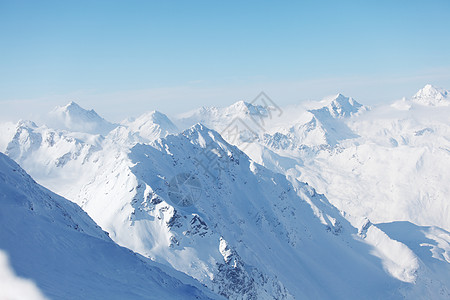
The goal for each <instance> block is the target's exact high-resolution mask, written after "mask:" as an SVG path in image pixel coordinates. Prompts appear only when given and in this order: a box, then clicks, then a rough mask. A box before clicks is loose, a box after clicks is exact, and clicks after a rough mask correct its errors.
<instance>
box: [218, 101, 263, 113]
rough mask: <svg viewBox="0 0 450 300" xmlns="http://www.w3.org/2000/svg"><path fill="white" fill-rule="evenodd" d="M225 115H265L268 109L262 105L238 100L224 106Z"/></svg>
mask: <svg viewBox="0 0 450 300" xmlns="http://www.w3.org/2000/svg"><path fill="white" fill-rule="evenodd" d="M224 113H225V115H242V114H244V115H258V116H267V115H268V110H267V108H266V107H263V106H262V105H255V104H252V103H248V102H245V101H238V102H236V103H234V104H232V105H230V106H228V107H226V108H224Z"/></svg>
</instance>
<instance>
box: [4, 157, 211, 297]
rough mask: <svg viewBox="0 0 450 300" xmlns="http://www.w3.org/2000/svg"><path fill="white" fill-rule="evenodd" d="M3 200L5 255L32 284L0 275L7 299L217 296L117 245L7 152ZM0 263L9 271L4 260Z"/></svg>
mask: <svg viewBox="0 0 450 300" xmlns="http://www.w3.org/2000/svg"><path fill="white" fill-rule="evenodd" d="M0 206H1V208H0V250H1V252H0V253H2V256H1V258H2V259H4V255H5V254H4V253H6V254H7V255H8V257H9V260H10V265H11V268H12V269H13V270H14V272H15V273H16V274H17V275H18V276H20V277H22V278H27V279H29V280H31V281H32V282H34V284H35V285H33V283H30V282H26V283H23V282H21V281H19V282H18V279H15V277H13V279H10V278H11V275H9V277H8V278H4V277H2V281H1V282H0V287H1V288H0V290H1V291H0V296H1V297H2V299H4V298H3V296H4V297H6V299H44V298H43V297H49V298H50V299H81V298H83V299H100V298H101V299H105V298H107V299H124V298H126V299H211V298H210V297H213V298H216V296H214V295H213V294H212V293H210V292H208V291H207V290H206V289H205V288H203V287H202V286H201V285H199V284H198V283H195V281H193V280H192V279H189V278H187V277H186V276H184V275H182V274H180V273H177V272H175V271H173V270H170V269H167V268H165V267H163V268H162V269H161V268H160V267H158V266H157V265H156V264H155V263H153V262H151V261H149V260H148V259H144V258H142V257H140V256H139V255H136V254H135V253H133V252H131V251H130V250H128V249H125V248H122V247H119V246H118V245H116V244H115V243H114V242H113V241H112V240H111V239H110V238H109V237H108V235H107V233H106V232H104V231H103V230H102V229H101V228H100V227H99V226H98V225H97V224H95V223H94V221H93V220H92V219H91V218H90V217H89V216H88V215H87V214H86V213H85V212H84V211H83V210H81V208H80V207H79V206H78V205H76V204H74V203H72V202H70V201H68V200H66V199H64V198H62V197H60V196H58V195H56V194H53V193H52V192H50V191H48V190H47V189H45V188H43V187H41V186H39V185H38V184H36V182H35V181H34V180H33V179H32V178H31V177H30V176H29V175H28V174H26V173H25V171H24V170H23V169H21V168H20V167H19V166H18V165H17V164H16V163H15V162H13V161H12V160H11V159H9V158H8V157H6V156H5V155H4V154H3V153H0ZM0 268H2V269H1V270H0V274H5V272H9V273H11V271H10V270H9V268H8V269H5V264H4V263H3V261H2V264H1V265H0ZM163 269H164V270H165V271H163ZM9 273H7V274H9ZM13 276H14V275H13ZM174 276H175V277H174ZM177 277H178V278H177ZM6 279H8V280H6ZM19 280H20V279H19ZM11 283H14V285H13V286H10V285H9V284H11ZM6 284H8V286H4V285H6ZM36 286H37V288H38V289H39V290H40V291H39V290H37V289H36ZM19 288H20V289H19Z"/></svg>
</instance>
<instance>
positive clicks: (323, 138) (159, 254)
mask: <svg viewBox="0 0 450 300" xmlns="http://www.w3.org/2000/svg"><path fill="white" fill-rule="evenodd" d="M261 97H266V98H264V99H263V98H261V99H259V100H260V101H259V102H258V101H256V102H254V103H247V102H244V101H240V102H237V103H235V104H233V105H231V106H229V107H225V108H215V107H202V108H200V109H198V110H195V111H191V112H187V113H184V114H182V115H180V116H177V117H175V118H173V119H172V120H171V119H170V118H168V117H167V116H166V115H164V114H162V113H160V112H157V111H152V112H148V113H144V114H143V115H142V116H140V117H138V118H129V119H127V120H124V121H123V122H121V123H120V124H114V123H111V122H108V121H106V120H105V119H103V118H102V117H100V116H99V115H98V114H97V113H96V112H94V111H92V110H90V111H89V110H85V109H83V108H81V107H79V106H78V105H77V104H76V103H74V102H72V103H69V104H68V105H66V106H63V107H58V108H56V109H55V110H54V111H52V112H51V113H50V115H51V116H52V117H51V120H50V121H49V122H47V124H45V125H37V124H35V123H33V122H32V121H19V122H18V123H17V125H13V124H9V123H8V124H2V125H0V130H1V139H0V147H1V148H0V151H3V152H5V153H6V155H8V156H9V157H10V158H11V159H13V160H15V161H16V162H17V163H18V164H20V166H21V167H23V168H24V169H25V170H26V171H27V172H28V173H29V174H31V176H33V178H35V179H36V180H37V182H39V184H41V185H43V186H45V187H46V188H48V189H50V190H51V191H53V192H55V193H57V194H60V195H62V196H63V197H65V198H67V199H69V200H71V201H73V202H74V203H76V204H78V205H79V206H80V207H81V208H82V209H83V210H84V211H86V212H87V214H88V215H89V217H88V216H87V215H86V213H84V211H82V210H81V209H80V208H79V207H78V206H77V205H75V204H73V203H71V202H69V201H67V200H65V199H64V198H62V197H59V196H56V195H55V194H53V193H52V192H49V191H47V190H45V189H44V188H42V187H40V186H38V185H37V184H35V183H34V182H33V180H32V179H31V178H29V177H28V175H26V174H25V173H24V171H23V170H21V169H20V167H18V166H17V165H16V164H15V163H13V162H12V161H11V160H9V159H8V158H7V157H6V156H4V155H2V156H0V158H1V160H0V162H1V163H2V164H1V167H2V168H1V169H0V172H1V173H0V175H2V177H0V183H1V184H2V190H1V195H0V196H1V198H0V200H1V201H2V209H1V212H0V213H1V216H0V217H1V218H0V222H1V227H0V230H1V231H0V235H1V237H2V239H1V241H0V250H2V251H5V252H6V253H7V254H8V255H9V257H10V261H11V266H12V269H13V271H14V272H15V273H16V274H17V275H19V276H21V277H26V278H30V279H31V280H33V281H34V282H35V284H36V285H37V287H38V288H39V289H40V290H41V291H42V292H43V294H44V295H45V296H47V297H50V298H59V297H61V295H63V294H61V293H62V292H63V291H66V292H67V291H70V294H72V293H73V295H87V296H92V297H94V298H99V297H100V298H105V297H107V298H114V297H115V298H121V297H122V298H123V297H127V298H130V297H135V298H143V299H146V298H152V297H154V296H155V295H158V296H159V297H162V298H167V297H169V295H170V296H171V297H172V298H177V297H182V298H187V297H192V298H195V297H200V298H202V297H203V298H207V297H221V296H224V297H225V298H228V299H448V298H450V275H449V274H450V234H449V232H448V231H449V230H450V217H449V216H450V201H449V198H448V197H449V196H448V195H450V190H449V189H450V188H449V185H448V182H450V171H449V170H450V119H449V117H448V116H449V113H450V105H449V103H450V96H449V93H448V92H447V91H445V90H443V89H438V88H435V87H433V86H431V85H426V86H425V87H424V88H423V89H422V90H420V91H419V92H418V93H417V94H416V95H414V96H412V97H411V99H406V98H405V99H402V100H400V101H396V102H394V103H391V104H388V105H384V106H378V107H372V108H371V107H367V106H364V105H363V104H360V103H358V102H357V101H356V100H355V99H352V98H348V97H346V96H344V95H341V94H338V95H336V96H333V97H328V98H325V99H323V100H322V101H317V102H310V103H305V104H303V105H298V106H293V107H289V108H280V107H278V106H277V105H276V103H274V102H273V101H271V100H270V99H268V97H267V96H266V95H265V94H261ZM269 100H270V101H269ZM14 170H15V171H14ZM1 180H3V181H1ZM30 203H31V204H30ZM30 205H31V206H30ZM91 218H92V219H91ZM94 221H95V223H97V224H98V225H99V226H101V228H102V229H103V230H105V231H106V232H108V235H109V236H107V235H106V234H105V233H104V232H103V231H102V230H101V229H100V228H99V227H98V226H97V225H96V224H95V223H94ZM43 232H47V234H43ZM25 236H26V237H27V238H26V239H23V237H25ZM110 238H111V239H112V240H113V241H114V242H115V243H117V244H118V245H120V246H122V247H126V248H129V249H131V250H132V251H134V252H136V253H138V254H139V255H142V257H140V256H139V255H136V254H134V253H132V252H130V251H129V250H126V249H124V248H121V247H120V246H117V245H116V244H114V243H113V242H112V241H111V240H110ZM24 249H35V251H29V250H26V251H25V250H24ZM111 260H113V261H117V264H118V265H116V266H114V267H113V266H111V264H110V263H109V262H110V261H111ZM59 265H63V266H65V268H64V270H61V269H60V268H59V267H58V266H59ZM68 270H70V273H68ZM10 271H11V270H10ZM179 272H182V273H184V275H180V274H181V273H179ZM7 274H10V275H11V274H13V273H11V272H10V273H7ZM43 274H45V276H44V275H43ZM8 276H9V275H8ZM69 279H70V280H69ZM199 282H200V283H199ZM52 283H53V284H52ZM56 283H57V284H56ZM75 285H76V286H77V287H78V289H77V288H75ZM203 285H204V286H206V287H207V288H208V289H209V290H206V288H205V287H204V286H203ZM80 286H82V287H83V289H81V290H80V289H79V287H80ZM98 286H101V287H102V288H101V289H99V288H96V287H98ZM61 287H63V289H61ZM30 289H31V290H32V292H33V293H34V292H36V293H37V295H38V296H39V295H40V294H39V291H36V290H33V287H30ZM151 291H153V294H152V292H151ZM77 293H78V294H77ZM79 293H82V294H79ZM83 293H85V294H83ZM127 293H129V294H127ZM177 293H178V294H177ZM38 296H36V297H38ZM155 297H156V296H155ZM74 298H77V297H74Z"/></svg>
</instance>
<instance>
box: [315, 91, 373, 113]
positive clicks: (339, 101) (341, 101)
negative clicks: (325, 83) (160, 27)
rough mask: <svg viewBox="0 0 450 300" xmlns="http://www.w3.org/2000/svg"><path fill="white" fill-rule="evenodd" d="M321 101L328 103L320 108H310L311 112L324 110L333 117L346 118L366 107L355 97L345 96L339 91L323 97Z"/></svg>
mask: <svg viewBox="0 0 450 300" xmlns="http://www.w3.org/2000/svg"><path fill="white" fill-rule="evenodd" d="M322 102H323V103H328V104H327V105H326V106H324V107H322V108H320V109H316V110H311V112H313V113H314V112H317V111H323V110H326V111H328V112H329V113H330V115H331V116H332V117H333V118H346V117H350V116H352V115H354V114H356V113H358V112H359V111H360V110H365V109H366V107H365V106H363V105H362V104H360V103H359V102H357V101H356V100H355V99H353V98H351V97H346V96H344V95H343V94H341V93H339V94H337V95H335V96H332V97H329V98H325V99H324V100H323V101H322Z"/></svg>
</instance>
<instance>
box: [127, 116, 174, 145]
mask: <svg viewBox="0 0 450 300" xmlns="http://www.w3.org/2000/svg"><path fill="white" fill-rule="evenodd" d="M123 125H125V126H126V127H128V129H129V130H130V131H131V132H134V133H138V134H139V135H140V136H141V137H142V138H144V139H145V140H147V141H153V140H155V139H157V138H160V137H165V136H167V135H168V134H174V133H178V128H177V126H175V124H173V123H172V121H171V120H170V119H169V118H168V117H167V116H166V115H165V114H163V113H161V112H159V111H156V110H153V111H150V112H146V113H144V114H142V115H141V116H139V117H138V118H137V119H135V120H133V121H126V122H123Z"/></svg>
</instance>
